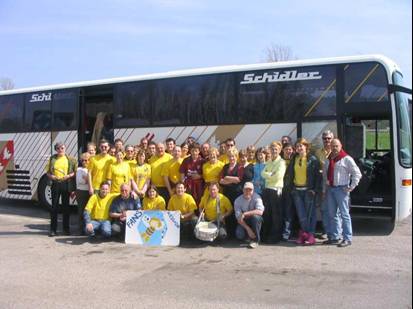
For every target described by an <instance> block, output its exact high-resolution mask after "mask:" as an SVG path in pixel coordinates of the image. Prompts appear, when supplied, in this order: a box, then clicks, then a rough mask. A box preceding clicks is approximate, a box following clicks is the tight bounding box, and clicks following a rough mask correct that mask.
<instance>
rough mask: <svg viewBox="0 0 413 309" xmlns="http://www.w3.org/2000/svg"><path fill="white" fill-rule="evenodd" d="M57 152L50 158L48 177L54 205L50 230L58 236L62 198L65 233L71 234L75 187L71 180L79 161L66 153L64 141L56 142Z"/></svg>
mask: <svg viewBox="0 0 413 309" xmlns="http://www.w3.org/2000/svg"><path fill="white" fill-rule="evenodd" d="M54 149H55V151H56V154H54V155H52V156H51V157H50V159H49V164H48V167H47V177H48V178H49V179H50V180H51V182H52V186H51V191H52V207H51V210H50V231H49V236H50V237H53V236H56V230H57V217H58V213H59V200H60V198H61V200H62V213H63V233H64V234H65V235H70V208H69V195H70V192H71V191H72V190H73V189H76V187H74V188H71V186H70V185H71V184H70V181H72V179H73V177H75V173H76V169H77V163H76V160H75V159H74V158H72V157H69V156H68V155H67V154H66V146H65V144H63V143H59V142H58V143H56V144H55V146H54Z"/></svg>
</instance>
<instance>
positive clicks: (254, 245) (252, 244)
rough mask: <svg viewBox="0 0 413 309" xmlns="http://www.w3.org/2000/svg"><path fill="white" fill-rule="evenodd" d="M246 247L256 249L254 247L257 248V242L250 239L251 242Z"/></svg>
mask: <svg viewBox="0 0 413 309" xmlns="http://www.w3.org/2000/svg"><path fill="white" fill-rule="evenodd" d="M248 248H251V249H256V248H258V242H256V241H251V242H250V243H249V244H248Z"/></svg>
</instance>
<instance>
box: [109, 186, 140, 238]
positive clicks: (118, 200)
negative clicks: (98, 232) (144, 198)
mask: <svg viewBox="0 0 413 309" xmlns="http://www.w3.org/2000/svg"><path fill="white" fill-rule="evenodd" d="M140 208H141V202H140V200H139V198H136V199H135V198H134V197H133V196H132V195H131V188H130V186H129V185H128V184H126V183H124V184H122V185H121V186H120V195H118V196H116V197H115V198H114V199H113V201H112V204H111V205H110V210H109V216H110V217H111V218H112V220H113V221H112V234H113V235H114V236H121V235H125V221H126V212H127V211H128V210H138V209H140Z"/></svg>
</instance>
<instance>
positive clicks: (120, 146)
mask: <svg viewBox="0 0 413 309" xmlns="http://www.w3.org/2000/svg"><path fill="white" fill-rule="evenodd" d="M114 144H115V145H114V146H115V148H116V152H118V151H124V148H123V145H124V142H123V140H122V139H121V138H117V139H115V143H114Z"/></svg>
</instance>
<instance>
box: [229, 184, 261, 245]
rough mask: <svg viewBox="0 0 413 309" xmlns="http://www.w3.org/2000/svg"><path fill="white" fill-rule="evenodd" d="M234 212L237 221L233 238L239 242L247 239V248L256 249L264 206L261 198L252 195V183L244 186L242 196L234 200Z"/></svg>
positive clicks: (254, 194)
mask: <svg viewBox="0 0 413 309" xmlns="http://www.w3.org/2000/svg"><path fill="white" fill-rule="evenodd" d="M234 210H235V217H236V218H237V221H238V225H237V228H236V230H235V236H236V237H237V238H238V239H239V240H246V239H247V241H248V242H249V247H250V248H256V247H257V246H258V243H259V242H260V233H261V226H262V222H263V219H262V214H263V213H264V204H263V202H262V199H261V197H260V196H259V195H258V194H256V193H254V185H253V183H252V182H246V183H245V184H244V188H243V194H242V195H240V196H239V197H238V198H237V199H236V200H235V203H234Z"/></svg>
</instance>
